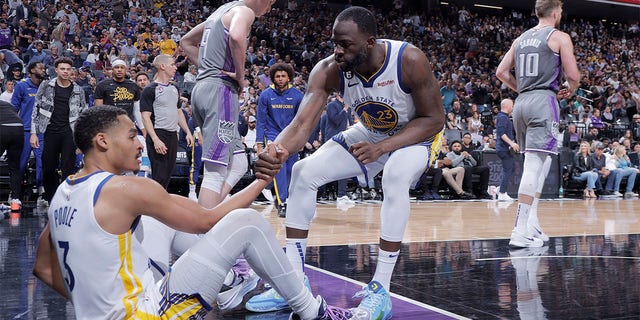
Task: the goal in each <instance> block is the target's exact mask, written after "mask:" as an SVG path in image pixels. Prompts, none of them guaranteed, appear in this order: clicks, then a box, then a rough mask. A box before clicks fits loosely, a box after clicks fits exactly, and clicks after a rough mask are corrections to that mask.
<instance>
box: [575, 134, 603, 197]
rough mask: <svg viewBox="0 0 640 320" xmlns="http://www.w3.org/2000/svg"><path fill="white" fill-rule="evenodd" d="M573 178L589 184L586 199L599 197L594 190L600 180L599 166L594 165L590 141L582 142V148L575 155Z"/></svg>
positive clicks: (585, 194)
mask: <svg viewBox="0 0 640 320" xmlns="http://www.w3.org/2000/svg"><path fill="white" fill-rule="evenodd" d="M573 180H576V181H583V182H584V181H586V182H587V186H586V187H585V189H584V197H585V199H588V198H597V197H598V196H596V193H595V191H594V189H595V187H596V181H597V180H598V168H595V167H594V166H593V159H592V158H591V152H590V146H589V143H588V142H582V143H580V150H579V151H578V152H577V153H576V155H575V156H574V159H573Z"/></svg>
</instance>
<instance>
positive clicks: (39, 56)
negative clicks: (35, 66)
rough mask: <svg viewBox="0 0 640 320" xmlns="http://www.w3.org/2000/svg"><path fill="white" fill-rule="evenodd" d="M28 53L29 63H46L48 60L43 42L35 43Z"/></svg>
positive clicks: (37, 41)
mask: <svg viewBox="0 0 640 320" xmlns="http://www.w3.org/2000/svg"><path fill="white" fill-rule="evenodd" d="M29 47H30V49H29V50H27V51H28V55H29V56H30V58H29V63H31V62H44V59H46V58H47V53H46V52H44V43H43V42H42V40H36V41H34V42H33V43H32V44H31V46H29Z"/></svg>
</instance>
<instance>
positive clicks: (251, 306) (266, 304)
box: [244, 276, 311, 312]
mask: <svg viewBox="0 0 640 320" xmlns="http://www.w3.org/2000/svg"><path fill="white" fill-rule="evenodd" d="M267 286H268V284H266V285H265V287H267ZM304 286H305V287H307V289H309V291H311V285H310V284H309V278H307V276H304ZM244 307H245V308H246V309H247V310H249V311H251V312H272V311H278V310H284V309H289V304H288V303H287V301H285V300H284V298H283V297H282V296H281V295H280V294H279V293H278V292H277V291H276V289H274V288H273V287H271V286H269V287H268V289H267V290H265V291H264V292H262V293H260V294H258V295H255V296H253V297H251V299H249V301H247V303H245V305H244Z"/></svg>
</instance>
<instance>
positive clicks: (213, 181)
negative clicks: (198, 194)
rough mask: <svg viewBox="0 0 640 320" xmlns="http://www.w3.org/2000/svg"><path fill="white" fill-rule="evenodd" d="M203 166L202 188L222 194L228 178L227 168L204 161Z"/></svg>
mask: <svg viewBox="0 0 640 320" xmlns="http://www.w3.org/2000/svg"><path fill="white" fill-rule="evenodd" d="M203 165H204V174H203V175H202V185H201V186H200V187H201V188H205V189H209V190H211V191H214V192H218V193H220V191H222V184H223V183H224V180H225V177H226V176H227V167H225V166H222V165H219V164H215V163H211V162H208V161H204V162H203Z"/></svg>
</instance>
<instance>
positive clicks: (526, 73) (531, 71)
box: [518, 52, 540, 78]
mask: <svg viewBox="0 0 640 320" xmlns="http://www.w3.org/2000/svg"><path fill="white" fill-rule="evenodd" d="M539 63H540V55H539V54H538V53H535V52H534V53H527V54H524V53H521V54H519V55H518V70H519V71H520V72H518V73H519V74H518V76H519V77H520V78H523V77H537V76H538V66H539Z"/></svg>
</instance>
